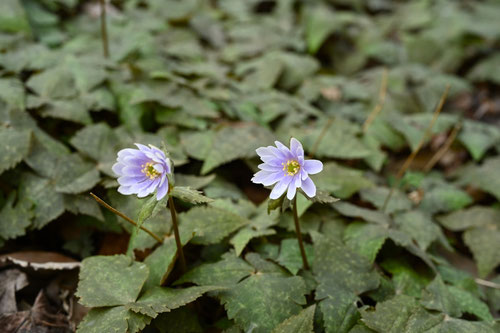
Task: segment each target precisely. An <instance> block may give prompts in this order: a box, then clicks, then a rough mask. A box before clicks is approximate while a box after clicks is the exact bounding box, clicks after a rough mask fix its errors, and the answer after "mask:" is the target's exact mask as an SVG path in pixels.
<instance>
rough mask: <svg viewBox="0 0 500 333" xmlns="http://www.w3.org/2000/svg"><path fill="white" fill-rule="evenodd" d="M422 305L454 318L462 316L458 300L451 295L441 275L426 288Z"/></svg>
mask: <svg viewBox="0 0 500 333" xmlns="http://www.w3.org/2000/svg"><path fill="white" fill-rule="evenodd" d="M421 303H422V305H423V306H424V307H426V308H427V309H429V310H437V311H441V312H444V313H446V314H448V315H450V316H452V317H461V315H462V312H461V309H460V307H459V305H458V303H457V300H456V299H455V298H454V297H453V296H452V295H451V294H450V293H449V291H448V287H447V286H446V285H445V284H444V282H443V280H442V279H441V277H440V276H439V275H438V276H436V278H435V279H434V281H432V282H431V283H430V284H429V285H428V286H427V288H425V293H424V294H423V297H422V300H421Z"/></svg>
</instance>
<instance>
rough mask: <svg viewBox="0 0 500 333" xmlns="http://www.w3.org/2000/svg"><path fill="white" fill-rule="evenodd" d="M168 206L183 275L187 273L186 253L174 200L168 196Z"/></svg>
mask: <svg viewBox="0 0 500 333" xmlns="http://www.w3.org/2000/svg"><path fill="white" fill-rule="evenodd" d="M168 206H169V208H170V215H172V226H173V228H174V235H175V244H176V245H177V253H178V254H179V260H180V262H181V269H182V272H183V273H186V271H187V270H186V267H187V266H186V258H185V257H184V251H183V250H182V243H181V237H180V236H179V227H178V225H177V212H176V210H175V205H174V199H172V197H171V196H170V195H169V196H168Z"/></svg>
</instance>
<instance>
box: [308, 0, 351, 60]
mask: <svg viewBox="0 0 500 333" xmlns="http://www.w3.org/2000/svg"><path fill="white" fill-rule="evenodd" d="M339 16H340V15H339V14H338V13H332V12H331V10H329V9H328V7H326V6H314V7H313V8H311V9H309V10H308V11H307V12H306V17H305V20H306V21H305V27H306V41H307V48H308V50H309V52H310V53H316V52H317V51H318V50H319V48H320V47H321V45H322V44H323V42H324V41H325V40H326V39H327V37H328V36H329V35H330V34H331V33H333V32H334V31H335V30H337V29H339V28H340V27H341V26H342V20H341V19H339V18H342V16H340V17H339Z"/></svg>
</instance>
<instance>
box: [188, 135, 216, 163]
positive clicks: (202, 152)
mask: <svg viewBox="0 0 500 333" xmlns="http://www.w3.org/2000/svg"><path fill="white" fill-rule="evenodd" d="M180 137H181V145H182V147H183V148H184V150H185V151H186V153H187V154H188V155H189V156H191V157H193V158H196V159H198V160H205V158H207V156H208V154H209V153H210V150H211V149H212V145H213V141H214V138H215V132H213V131H196V132H182V133H181V136H180Z"/></svg>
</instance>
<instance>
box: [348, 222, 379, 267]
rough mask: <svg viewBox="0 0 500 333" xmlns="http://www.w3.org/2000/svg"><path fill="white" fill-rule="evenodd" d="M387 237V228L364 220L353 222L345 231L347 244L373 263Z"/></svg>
mask: <svg viewBox="0 0 500 333" xmlns="http://www.w3.org/2000/svg"><path fill="white" fill-rule="evenodd" d="M387 237H388V235H387V229H385V228H382V227H380V226H378V225H373V224H369V223H364V222H355V223H351V224H349V225H348V226H347V228H346V229H345V231H344V241H345V243H346V245H347V246H348V247H349V248H351V249H352V250H353V251H354V252H356V253H358V254H359V255H361V256H363V257H365V258H367V259H368V260H369V261H370V262H371V263H373V262H374V261H375V257H376V256H377V253H378V251H379V250H380V249H381V248H382V245H384V243H385V240H386V239H387Z"/></svg>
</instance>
